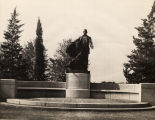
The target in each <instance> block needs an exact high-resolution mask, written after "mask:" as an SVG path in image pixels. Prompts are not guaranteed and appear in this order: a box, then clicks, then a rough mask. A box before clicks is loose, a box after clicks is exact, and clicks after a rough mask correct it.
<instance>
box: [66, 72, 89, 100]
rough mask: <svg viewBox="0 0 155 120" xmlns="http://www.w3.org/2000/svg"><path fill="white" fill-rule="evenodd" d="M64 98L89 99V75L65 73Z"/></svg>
mask: <svg viewBox="0 0 155 120" xmlns="http://www.w3.org/2000/svg"><path fill="white" fill-rule="evenodd" d="M66 84H67V86H66V97H67V98H89V97H90V73H89V72H85V73H82V72H81V73H75V72H73V73H66Z"/></svg>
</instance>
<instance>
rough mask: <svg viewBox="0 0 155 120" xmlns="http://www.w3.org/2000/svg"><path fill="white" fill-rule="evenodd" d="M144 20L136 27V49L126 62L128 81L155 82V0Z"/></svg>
mask: <svg viewBox="0 0 155 120" xmlns="http://www.w3.org/2000/svg"><path fill="white" fill-rule="evenodd" d="M142 21H143V24H142V26H139V27H136V30H137V31H138V37H133V43H134V44H135V46H136V49H134V50H132V51H131V52H132V53H131V55H128V56H127V57H128V58H129V61H128V63H125V64H124V70H123V72H124V76H125V77H126V80H127V81H128V83H155V44H154V39H155V2H154V5H153V7H152V10H151V12H150V14H149V15H148V17H147V18H146V19H143V20H142Z"/></svg>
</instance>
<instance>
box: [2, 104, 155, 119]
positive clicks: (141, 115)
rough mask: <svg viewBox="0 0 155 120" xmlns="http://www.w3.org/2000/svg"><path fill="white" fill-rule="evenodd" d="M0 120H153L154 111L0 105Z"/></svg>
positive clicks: (154, 116)
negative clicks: (61, 109) (81, 109)
mask: <svg viewBox="0 0 155 120" xmlns="http://www.w3.org/2000/svg"><path fill="white" fill-rule="evenodd" d="M0 119H19V120H22V119H24V120H155V110H151V111H131V112H84V111H53V110H45V109H34V108H28V107H15V106H5V105H1V104H0Z"/></svg>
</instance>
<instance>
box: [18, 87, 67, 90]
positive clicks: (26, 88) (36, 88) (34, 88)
mask: <svg viewBox="0 0 155 120" xmlns="http://www.w3.org/2000/svg"><path fill="white" fill-rule="evenodd" d="M17 89H18V90H66V88H47V87H17Z"/></svg>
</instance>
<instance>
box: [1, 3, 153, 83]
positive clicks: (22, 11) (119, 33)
mask: <svg viewBox="0 0 155 120" xmlns="http://www.w3.org/2000/svg"><path fill="white" fill-rule="evenodd" d="M153 2H154V0H0V42H3V41H4V38H3V37H4V36H3V33H4V31H5V30H7V25H8V19H10V17H11V13H12V12H13V10H14V8H15V7H16V8H17V12H18V13H19V17H18V18H19V19H20V20H21V23H24V24H25V25H24V26H23V28H22V29H23V30H24V31H23V32H22V37H21V39H20V43H21V44H22V45H23V46H24V45H25V44H26V43H27V41H32V40H33V39H35V37H36V33H35V32H36V26H37V20H38V18H40V20H41V23H42V27H43V40H44V45H45V47H46V48H47V50H48V51H47V53H48V56H49V57H53V55H54V54H55V51H56V49H57V48H58V43H61V42H62V40H63V39H70V38H71V39H72V40H75V39H76V38H78V37H79V36H81V35H82V32H83V29H87V30H88V35H89V36H90V37H91V38H92V41H93V43H94V49H93V50H91V53H90V55H89V60H90V66H89V70H90V72H91V82H103V81H107V82H117V83H118V82H125V77H124V76H123V64H124V63H125V62H127V60H128V59H127V55H128V54H130V53H131V50H133V49H134V48H135V46H134V44H133V39H132V36H133V35H135V36H136V35H137V31H136V30H135V27H137V26H140V25H141V24H142V21H141V19H143V18H146V17H147V15H148V14H149V12H150V10H151V8H152V5H153Z"/></svg>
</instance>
